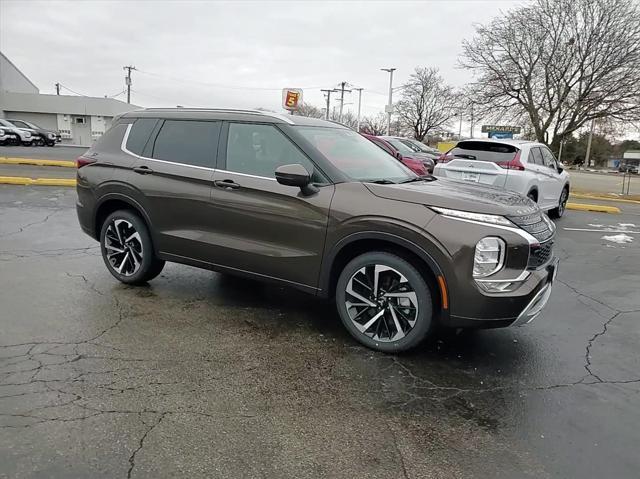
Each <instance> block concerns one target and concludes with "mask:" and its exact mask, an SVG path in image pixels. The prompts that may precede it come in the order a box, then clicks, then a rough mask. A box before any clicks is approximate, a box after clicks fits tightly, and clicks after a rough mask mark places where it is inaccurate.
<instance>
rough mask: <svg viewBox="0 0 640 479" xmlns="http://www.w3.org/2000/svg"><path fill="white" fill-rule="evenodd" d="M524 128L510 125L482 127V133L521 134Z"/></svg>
mask: <svg viewBox="0 0 640 479" xmlns="http://www.w3.org/2000/svg"><path fill="white" fill-rule="evenodd" d="M521 131H522V128H520V127H519V126H508V125H482V133H511V134H516V135H517V134H519V133H520V132H521Z"/></svg>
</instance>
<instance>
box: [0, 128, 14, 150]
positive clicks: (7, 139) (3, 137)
mask: <svg viewBox="0 0 640 479" xmlns="http://www.w3.org/2000/svg"><path fill="white" fill-rule="evenodd" d="M17 141H18V134H17V133H13V132H11V131H9V130H5V129H4V128H2V127H1V126H0V145H2V146H4V145H8V144H10V143H14V142H17Z"/></svg>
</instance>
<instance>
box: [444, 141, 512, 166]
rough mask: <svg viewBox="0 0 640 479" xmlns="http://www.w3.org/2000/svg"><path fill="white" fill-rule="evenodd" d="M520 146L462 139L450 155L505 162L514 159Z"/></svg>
mask: <svg viewBox="0 0 640 479" xmlns="http://www.w3.org/2000/svg"><path fill="white" fill-rule="evenodd" d="M518 151H519V150H518V148H516V147H515V146H513V145H508V144H505V143H493V142H486V141H461V142H460V143H458V144H457V145H456V146H455V147H454V148H453V149H452V150H451V151H449V155H452V156H454V157H455V158H464V159H465V160H478V161H492V162H494V163H503V162H509V161H511V160H513V158H514V157H515V156H516V153H517V152H518Z"/></svg>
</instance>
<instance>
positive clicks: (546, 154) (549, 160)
mask: <svg viewBox="0 0 640 479" xmlns="http://www.w3.org/2000/svg"><path fill="white" fill-rule="evenodd" d="M540 149H541V150H542V158H543V159H544V165H545V166H548V167H549V168H554V169H555V168H556V159H555V157H554V156H553V153H551V151H549V149H548V148H540Z"/></svg>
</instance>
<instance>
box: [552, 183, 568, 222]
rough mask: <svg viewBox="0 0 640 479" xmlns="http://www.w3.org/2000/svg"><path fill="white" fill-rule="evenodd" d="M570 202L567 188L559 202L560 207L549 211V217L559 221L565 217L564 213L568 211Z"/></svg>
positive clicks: (561, 194)
mask: <svg viewBox="0 0 640 479" xmlns="http://www.w3.org/2000/svg"><path fill="white" fill-rule="evenodd" d="M568 200H569V188H567V187H566V186H565V187H564V188H563V189H562V193H560V199H559V200H558V207H557V208H554V209H552V210H550V211H549V216H550V217H551V218H554V219H559V218H562V217H563V216H564V212H565V211H566V210H567V201H568Z"/></svg>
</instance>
